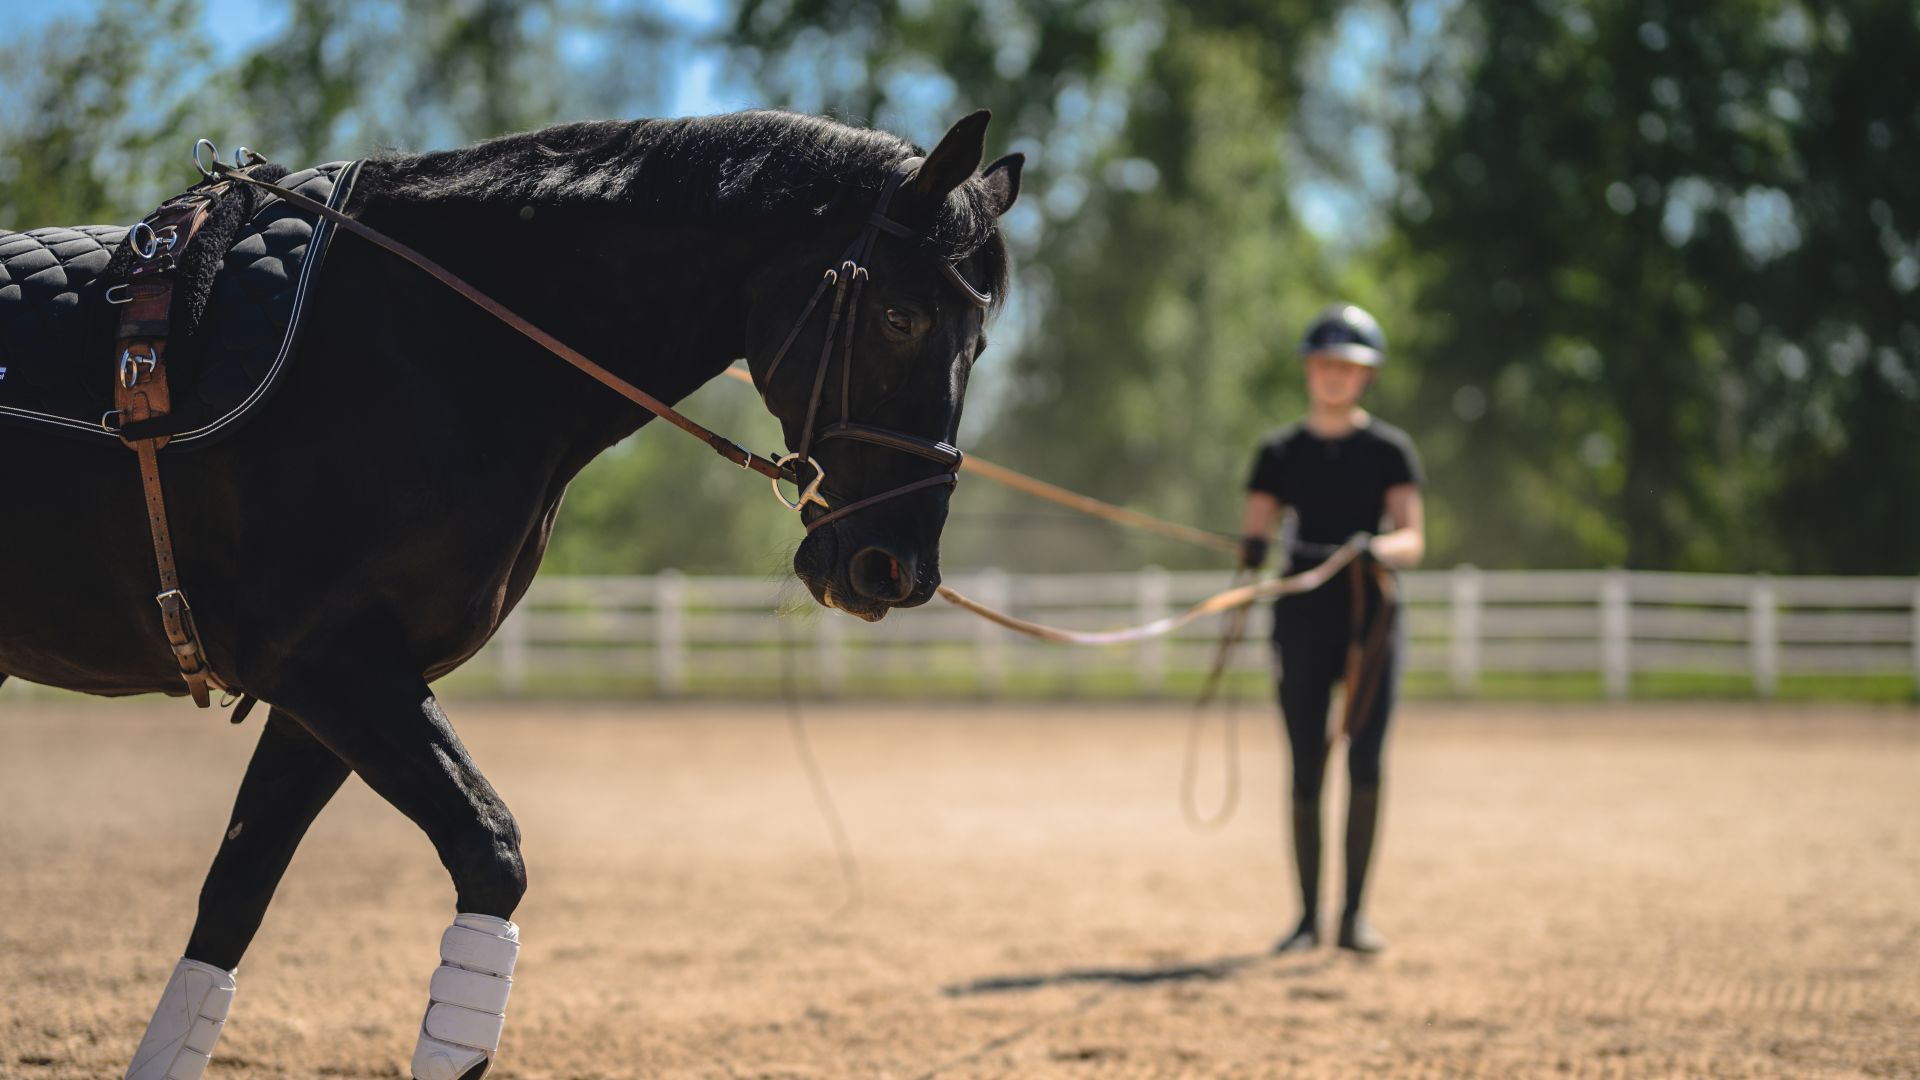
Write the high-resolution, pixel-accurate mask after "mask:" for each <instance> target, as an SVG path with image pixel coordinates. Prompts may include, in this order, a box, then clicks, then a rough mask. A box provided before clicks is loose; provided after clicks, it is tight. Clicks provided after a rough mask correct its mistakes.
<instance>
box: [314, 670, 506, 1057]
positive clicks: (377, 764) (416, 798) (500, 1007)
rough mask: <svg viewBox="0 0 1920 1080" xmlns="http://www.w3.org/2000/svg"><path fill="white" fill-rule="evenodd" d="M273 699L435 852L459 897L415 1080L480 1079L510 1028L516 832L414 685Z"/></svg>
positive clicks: (353, 683) (351, 681) (358, 682)
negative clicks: (416, 829) (409, 823)
mask: <svg viewBox="0 0 1920 1080" xmlns="http://www.w3.org/2000/svg"><path fill="white" fill-rule="evenodd" d="M276 700H279V701H281V702H282V703H283V704H285V706H286V707H287V708H288V709H289V710H290V711H291V712H292V714H293V715H294V716H295V717H297V718H299V720H300V722H301V723H302V724H303V725H304V726H305V727H306V728H307V730H308V731H309V732H311V733H312V734H313V735H314V737H315V738H317V739H319V740H320V741H321V742H323V743H325V744H326V746H327V747H328V748H329V749H331V750H332V751H333V752H334V753H335V754H337V755H338V756H339V757H340V758H341V759H342V760H344V761H346V762H347V764H348V765H350V766H352V768H353V771H355V772H357V773H359V774H360V777H361V779H363V780H365V781H366V782H367V786H368V787H370V788H372V789H373V790H374V791H376V792H378V793H379V794H380V796H381V797H382V798H385V799H386V800H387V801H388V802H390V803H392V804H393V805H394V807H395V808H396V809H398V810H399V811H400V812H401V813H403V814H405V815H407V817H409V818H411V819H413V821H414V823H415V824H417V825H419V826H420V828H421V829H422V830H424V831H425V832H426V834H427V838H428V839H429V840H431V841H432V842H433V846H434V849H435V850H436V851H438V852H439V854H440V861H441V862H442V863H443V864H445V866H446V868H447V871H448V873H449V874H451V875H452V877H453V884H454V888H455V890H456V891H457V894H458V900H457V911H458V912H459V914H458V915H457V916H456V917H455V919H454V922H453V925H452V926H450V927H448V928H447V930H446V933H445V934H443V935H442V936H441V939H440V959H441V963H440V968H439V970H438V971H436V972H434V975H433V982H432V986H431V988H430V991H429V999H430V1000H429V1003H428V1006H427V1013H426V1016H425V1017H424V1018H423V1019H422V1021H421V1027H420V1037H419V1040H418V1045H417V1046H416V1047H415V1050H414V1055H413V1075H414V1077H415V1078H416V1080H480V1077H483V1076H485V1075H486V1073H487V1070H488V1069H489V1068H490V1067H491V1066H492V1063H493V1060H494V1056H495V1054H497V1053H498V1051H499V1047H500V1031H501V1028H502V1027H503V1026H504V1025H505V1023H506V1006H507V992H508V990H509V989H510V988H511V987H512V983H513V979H512V975H513V967H514V962H515V960H516V959H517V957H518V956H519V952H520V931H519V928H517V927H516V926H514V924H513V923H511V922H509V921H508V920H509V918H511V917H512V915H513V909H514V908H515V907H517V906H519V903H520V897H521V895H522V894H524V893H525V892H526V887H527V878H526V871H525V869H524V867H523V865H522V863H521V861H520V829H519V826H518V825H517V824H515V822H514V820H513V815H512V814H510V813H509V812H508V811H507V806H506V804H505V803H504V802H502V801H501V799H500V796H499V794H498V793H496V792H495V791H494V790H493V785H491V784H489V783H488V782H487V779H486V777H484V776H482V775H481V773H480V769H479V766H477V765H475V764H474V762H473V758H472V757H471V756H469V755H468V753H467V749H466V747H465V746H463V745H461V743H460V738H459V736H457V735H455V734H454V732H453V728H452V726H451V725H449V724H448V723H447V717H446V714H445V713H444V712H442V711H441V709H440V703H439V702H438V701H436V700H434V698H433V695H432V693H431V692H430V691H428V689H427V685H426V683H425V682H424V681H423V680H422V679H421V678H420V677H419V676H417V675H413V676H406V677H398V678H392V679H381V678H378V677H369V676H368V675H367V674H366V673H365V672H364V671H362V672H357V673H356V674H355V677H353V678H343V679H328V680H316V681H314V683H313V684H312V685H310V686H300V687H295V688H292V690H291V691H290V692H289V693H283V694H281V695H279V696H278V698H277V699H276Z"/></svg>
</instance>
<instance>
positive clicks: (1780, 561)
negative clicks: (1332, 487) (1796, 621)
mask: <svg viewBox="0 0 1920 1080" xmlns="http://www.w3.org/2000/svg"><path fill="white" fill-rule="evenodd" d="M1471 14H1472V18H1470V19H1463V20H1461V28H1462V29H1461V33H1462V34H1463V35H1468V36H1469V39H1470V40H1472V41H1474V42H1475V45H1476V49H1477V53H1478V60H1477V63H1475V64H1473V65H1472V66H1471V69H1470V71H1469V72H1468V74H1467V76H1466V79H1465V82H1464V85H1463V86H1461V87H1458V88H1457V91H1458V92H1455V93H1439V94H1433V95H1431V96H1430V97H1429V99H1428V100H1429V102H1430V107H1429V108H1427V109H1425V110H1423V111H1421V112H1420V113H1419V114H1417V116H1416V118H1415V123H1413V124H1410V125H1408V126H1406V127H1405V128H1403V129H1402V131H1401V138H1400V144H1401V146H1402V148H1403V150H1404V151H1405V153H1406V154H1407V156H1408V159H1409V160H1410V161H1411V162H1412V163H1413V166H1414V167H1413V168H1412V169H1411V170H1410V176H1409V179H1408V184H1407V186H1406V188H1405V190H1404V192H1403V193H1402V197H1401V199H1400V202H1399V206H1398V213H1397V221H1396V224H1397V226H1398V229H1399V232H1400V234H1401V236H1402V237H1403V240H1404V249H1405V250H1406V251H1407V252H1408V253H1409V257H1410V258H1414V259H1417V260H1419V263H1420V265H1421V274H1420V277H1421V280H1422V282H1423V285H1422V287H1421V289H1420V294H1419V300H1418V304H1419V307H1420V310H1421V313H1422V317H1421V319H1420V320H1419V322H1418V324H1417V326H1418V329H1417V331H1416V338H1415V343H1414V345H1415V351H1416V352H1417V353H1418V355H1419V356H1420V358H1421V362H1422V363H1423V365H1424V367H1425V370H1426V378H1425V386H1424V388H1423V395H1422V402H1421V405H1422V408H1423V417H1424V420H1425V425H1424V426H1425V427H1427V428H1431V429H1436V430H1438V429H1443V428H1448V427H1453V428H1454V430H1455V432H1456V434H1455V436H1454V437H1452V438H1450V439H1448V440H1447V441H1446V443H1445V444H1444V445H1443V447H1442V449H1443V453H1444V456H1445V460H1446V461H1447V465H1448V468H1447V470H1446V471H1445V472H1442V473H1440V474H1439V479H1438V480H1437V483H1436V489H1437V491H1439V492H1440V493H1441V497H1442V498H1443V500H1444V501H1445V502H1447V503H1449V504H1450V505H1451V507H1452V509H1453V511H1454V519H1455V523H1456V524H1457V526H1458V537H1457V544H1458V546H1459V549H1460V550H1463V551H1466V552H1469V553H1471V554H1472V556H1473V557H1474V558H1475V559H1477V560H1480V561H1485V562H1489V563H1492V564H1495V565H1521V564H1525V563H1529V562H1539V561H1552V562H1556V563H1562V564H1565V563H1572V564H1576V565H1578V564H1591V563H1594V562H1614V563H1624V564H1626V565H1629V566H1636V567H1646V568H1660V569H1668V568H1672V569H1711V570H1721V569H1775V570H1794V571H1827V570H1831V571H1850V572H1863V571H1883V572H1885V571H1899V572H1912V571H1913V570H1915V569H1916V568H1920V510H1916V508H1915V506H1914V505H1913V502H1912V499H1911V498H1910V494H1911V493H1912V492H1914V491H1916V490H1920V471H1917V470H1920V386H1917V385H1916V384H1917V383H1920V378H1916V373H1917V372H1920V329H1917V328H1916V322H1915V317H1914V315H1913V314H1912V312H1913V296H1912V292H1913V289H1914V286H1915V283H1916V280H1920V264H1916V262H1915V246H1914V240H1913V237H1914V235H1915V221H1914V213H1913V208H1914V207H1915V206H1916V205H1920V200H1917V199H1916V196H1920V160H1916V159H1915V158H1914V157H1913V156H1912V155H1899V154H1897V153H1895V152H1892V149H1891V148H1892V147H1893V146H1894V145H1895V144H1896V142H1904V143H1907V144H1910V143H1911V142H1912V141H1913V139H1914V138H1915V136H1916V135H1917V134H1920V106H1917V105H1916V102H1920V93H1916V90H1917V89H1920V88H1916V85H1915V81H1914V76H1913V75H1912V72H1911V66H1910V65H1907V64H1904V63H1902V62H1900V61H1899V60H1898V58H1899V57H1902V56H1909V55H1912V54H1913V50H1914V49H1915V48H1917V47H1920V21H1917V20H1916V19H1915V17H1914V15H1913V11H1912V9H1911V7H1910V6H1908V5H1899V4H1860V5H1848V6H1847V7H1846V8H1845V9H1844V13H1843V9H1840V8H1833V9H1828V10H1827V11H1826V12H1825V13H1824V14H1818V13H1816V12H1815V11H1814V9H1812V8H1810V7H1807V6H1804V5H1801V4H1798V3H1792V2H1787V0H1739V2H1728V3H1721V4H1715V5H1711V6H1708V7H1685V8H1677V7H1671V6H1669V5H1666V4H1664V3H1660V2H1655V0H1610V2H1592V3H1580V2H1572V0H1550V2H1541V3H1531V4H1511V3H1501V2H1497V0H1486V2H1482V3H1477V4H1473V5H1471ZM1454 477H1458V478H1459V480H1458V482H1456V481H1455V479H1454Z"/></svg>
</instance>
